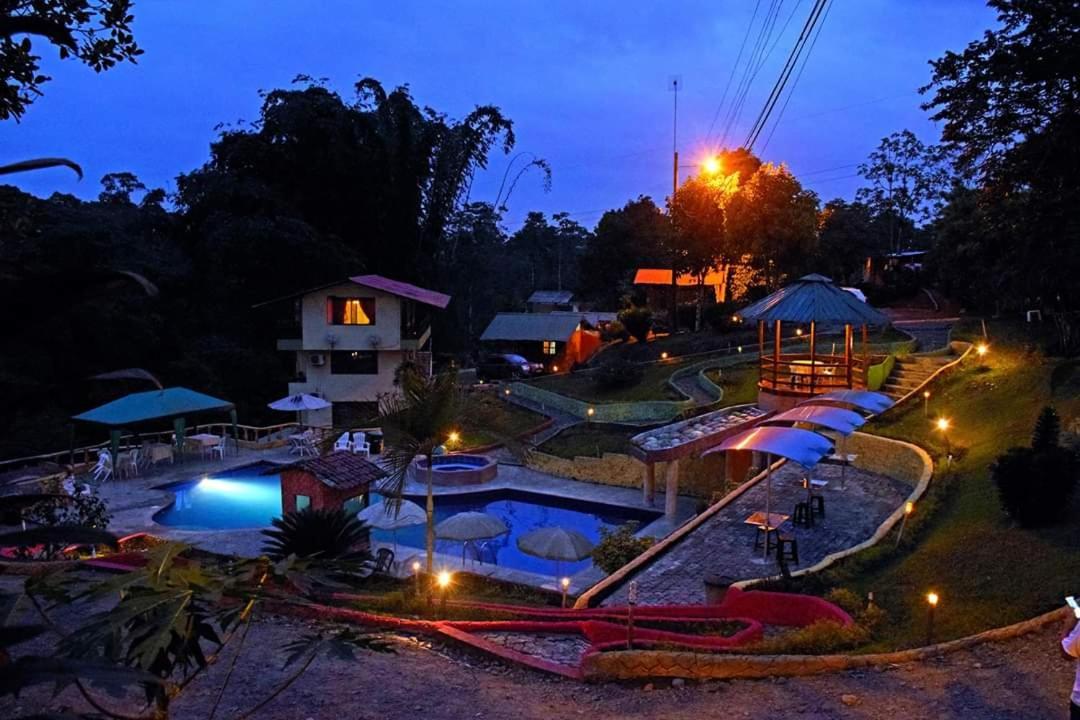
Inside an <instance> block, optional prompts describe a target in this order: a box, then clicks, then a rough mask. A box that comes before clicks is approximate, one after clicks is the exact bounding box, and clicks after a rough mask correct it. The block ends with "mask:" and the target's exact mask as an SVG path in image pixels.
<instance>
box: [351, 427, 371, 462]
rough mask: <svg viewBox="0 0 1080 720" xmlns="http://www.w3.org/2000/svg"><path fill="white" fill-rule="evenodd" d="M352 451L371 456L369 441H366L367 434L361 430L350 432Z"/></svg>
mask: <svg viewBox="0 0 1080 720" xmlns="http://www.w3.org/2000/svg"><path fill="white" fill-rule="evenodd" d="M352 451H353V452H354V453H361V454H362V455H366V456H367V457H371V443H369V442H368V441H367V435H366V434H364V433H362V432H354V433H353V434H352Z"/></svg>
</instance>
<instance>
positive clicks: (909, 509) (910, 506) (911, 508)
mask: <svg viewBox="0 0 1080 720" xmlns="http://www.w3.org/2000/svg"><path fill="white" fill-rule="evenodd" d="M913 512H915V503H913V502H911V501H910V500H908V501H907V502H906V503H904V516H903V517H902V518H900V529H899V530H898V531H897V533H896V545H895V547H900V540H902V539H903V537H904V528H905V527H907V519H908V516H909V515H911V513H913Z"/></svg>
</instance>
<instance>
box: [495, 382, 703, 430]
mask: <svg viewBox="0 0 1080 720" xmlns="http://www.w3.org/2000/svg"><path fill="white" fill-rule="evenodd" d="M510 391H511V392H512V393H514V394H515V395H518V396H519V397H523V398H525V399H526V400H530V401H532V402H534V403H536V404H538V405H540V406H541V407H549V408H554V409H556V410H561V411H562V412H565V413H569V414H571V415H574V416H576V417H579V418H581V419H582V420H586V419H589V420H592V421H593V422H599V423H653V422H668V421H670V420H672V419H674V418H677V417H678V416H679V415H681V414H682V413H684V412H686V411H687V410H691V409H693V408H694V407H695V404H694V401H693V400H646V401H642V402H612V403H587V402H584V401H582V400H577V399H575V398H571V397H567V396H565V395H560V394H559V393H554V392H551V391H550V390H544V389H542V388H538V387H536V386H535V385H530V384H528V383H520V382H517V383H513V384H512V385H511V386H510ZM589 408H592V410H593V415H591V416H590V415H589Z"/></svg>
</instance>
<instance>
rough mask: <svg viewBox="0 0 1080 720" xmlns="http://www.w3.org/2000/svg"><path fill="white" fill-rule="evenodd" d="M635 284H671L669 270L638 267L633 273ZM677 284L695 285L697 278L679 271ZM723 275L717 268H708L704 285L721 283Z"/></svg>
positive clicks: (722, 282)
mask: <svg viewBox="0 0 1080 720" xmlns="http://www.w3.org/2000/svg"><path fill="white" fill-rule="evenodd" d="M634 284H635V285H670V284H671V270H665V269H663V268H638V271H637V273H636V274H635V275H634ZM678 284H679V285H683V286H686V285H690V286H696V285H697V284H698V279H697V277H696V276H694V275H689V274H687V273H680V274H679V279H678ZM723 284H724V275H723V273H721V272H720V271H718V270H710V271H709V272H707V273H706V274H705V285H723Z"/></svg>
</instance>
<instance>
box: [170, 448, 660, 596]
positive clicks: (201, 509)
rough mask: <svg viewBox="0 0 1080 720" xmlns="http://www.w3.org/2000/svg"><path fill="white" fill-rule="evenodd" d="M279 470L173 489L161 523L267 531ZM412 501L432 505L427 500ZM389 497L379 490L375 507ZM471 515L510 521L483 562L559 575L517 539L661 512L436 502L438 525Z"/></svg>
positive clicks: (556, 502)
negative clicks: (546, 530) (523, 548)
mask: <svg viewBox="0 0 1080 720" xmlns="http://www.w3.org/2000/svg"><path fill="white" fill-rule="evenodd" d="M271 467H272V466H271V465H267V464H259V465H253V466H248V467H244V468H239V469H236V470H232V471H229V472H224V473H217V474H214V475H213V476H210V477H206V478H202V479H197V480H192V481H187V482H183V483H175V484H173V485H170V486H167V487H168V489H169V490H171V491H172V492H173V493H175V495H176V502H175V503H174V504H173V505H171V506H169V507H167V508H165V509H163V510H161V511H159V512H158V513H157V514H156V515H155V516H154V520H156V521H157V522H159V523H161V524H162V525H168V526H170V527H175V528H178V529H188V530H206V529H240V528H260V527H266V526H268V525H269V524H270V521H271V520H273V519H274V518H276V517H280V515H281V480H280V476H278V475H277V474H270V475H264V474H263V473H264V472H265V471H266V470H267V469H269V468H271ZM408 499H409V500H412V501H413V502H415V503H417V504H419V505H420V506H421V507H422V506H423V505H424V498H423V497H409V498H408ZM380 500H381V498H380V497H379V496H378V495H377V494H375V493H372V496H371V502H372V503H375V502H379V501H380ZM468 510H472V511H478V512H486V513H490V514H492V515H495V516H496V517H498V518H500V519H502V521H503V522H504V523H506V526H507V527H509V528H510V532H509V533H508V534H504V535H501V536H499V537H497V538H494V539H493V540H490V541H487V546H486V548H484V550H483V551H482V552H483V558H484V560H485V562H492V561H494V562H495V563H496V564H498V565H500V566H504V567H510V568H514V569H517V570H527V571H530V572H536V573H541V574H544V575H554V574H555V572H556V565H555V563H554V562H553V561H550V560H541V559H540V558H534V557H532V556H530V555H526V554H524V553H522V552H521V551H519V550H518V548H517V538H518V537H520V536H521V535H524V534H525V533H527V532H530V531H532V530H536V529H538V528H543V527H554V526H558V527H564V528H568V529H572V530H577V531H578V532H580V533H581V534H583V535H584V536H585V537H587V538H589V539H590V540H591V541H593V542H596V541H597V540H599V538H600V528H609V529H610V528H615V527H618V526H619V525H623V524H625V523H627V522H630V521H633V520H636V521H638V522H639V523H640V525H641V526H644V525H646V524H648V523H649V522H651V521H653V520H655V519H656V518H657V517H659V516H660V513H657V512H652V511H648V510H639V509H635V508H626V507H619V506H615V505H602V504H599V503H589V502H583V501H578V500H570V499H566V498H559V497H554V496H549V495H541V494H537V493H530V492H526V491H521V490H481V491H477V492H469V493H465V494H460V495H443V496H436V498H435V521H436V522H439V521H440V520H444V519H446V518H448V517H450V516H451V515H455V514H457V513H459V512H465V511H468ZM372 536H373V537H374V538H375V539H376V540H381V541H384V542H388V543H392V542H393V541H394V534H393V533H391V532H389V531H384V530H375V531H373V532H372ZM396 539H397V544H398V558H399V559H403V558H405V557H407V556H409V555H412V554H414V553H415V552H416V551H420V550H422V549H423V547H424V526H423V525H416V526H413V527H408V528H404V529H402V530H398V531H397V538H396ZM435 549H436V551H438V552H444V553H446V554H448V555H450V556H451V557H457V558H460V557H461V549H462V548H461V543H457V542H450V541H444V540H436V543H435ZM591 563H592V561H591V560H582V561H579V562H576V563H569V562H564V563H560V564H559V568H558V572H559V573H560V574H573V573H576V572H578V571H579V570H583V569H585V568H587V567H589V565H591Z"/></svg>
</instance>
